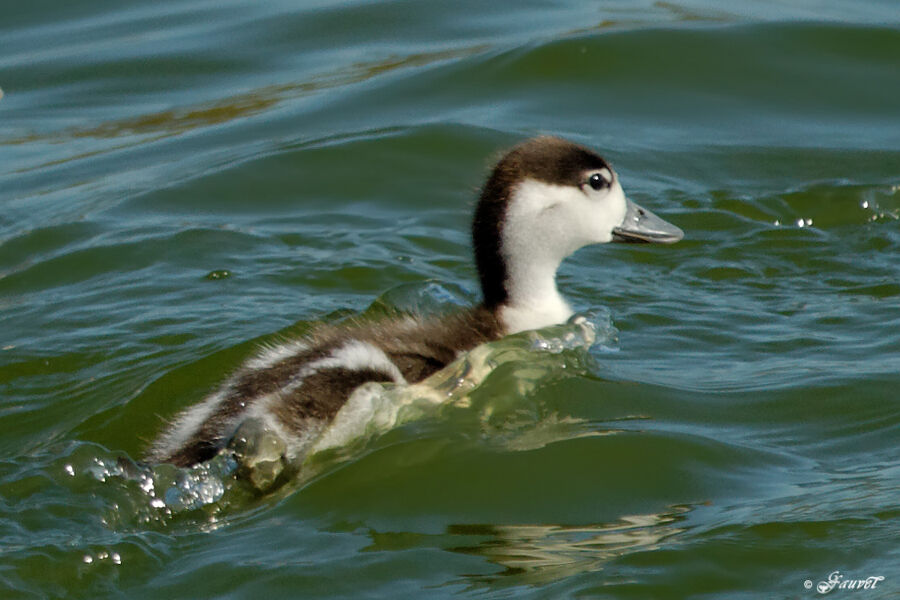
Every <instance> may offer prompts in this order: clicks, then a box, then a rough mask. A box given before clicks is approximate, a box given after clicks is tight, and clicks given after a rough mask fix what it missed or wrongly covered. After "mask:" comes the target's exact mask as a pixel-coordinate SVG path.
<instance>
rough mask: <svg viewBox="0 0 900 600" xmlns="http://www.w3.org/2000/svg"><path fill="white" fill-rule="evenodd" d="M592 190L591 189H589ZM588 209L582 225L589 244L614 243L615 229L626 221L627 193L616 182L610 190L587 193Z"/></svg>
mask: <svg viewBox="0 0 900 600" xmlns="http://www.w3.org/2000/svg"><path fill="white" fill-rule="evenodd" d="M588 189H589V190H590V188H588ZM586 197H587V199H588V202H587V207H586V209H585V213H586V214H584V215H583V220H582V223H583V224H584V226H585V228H586V229H587V231H586V232H585V235H586V236H587V238H588V239H589V240H590V241H589V243H593V244H603V243H606V242H611V241H612V232H613V228H615V227H618V226H619V225H621V224H622V221H623V220H624V219H625V211H626V208H627V207H626V203H625V192H624V191H623V190H622V186H621V185H619V182H618V181H616V182H614V183H613V184H612V187H610V188H609V189H608V190H603V191H599V192H595V191H593V190H590V191H588V193H587V196H586Z"/></svg>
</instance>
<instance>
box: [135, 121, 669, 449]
mask: <svg viewBox="0 0 900 600" xmlns="http://www.w3.org/2000/svg"><path fill="white" fill-rule="evenodd" d="M683 235H684V234H683V233H682V231H681V230H680V229H679V228H678V227H675V226H674V225H672V224H670V223H667V222H666V221H664V220H662V219H660V218H659V217H657V216H656V215H654V214H653V213H651V212H650V211H648V210H646V209H644V208H641V207H640V206H638V205H637V204H635V203H633V202H631V201H630V200H629V199H627V198H626V197H625V193H624V192H623V191H622V187H621V185H620V184H619V178H618V176H617V175H616V173H615V171H613V169H612V167H611V166H610V165H609V163H607V162H606V161H605V160H604V159H603V158H601V157H600V156H598V155H597V154H595V153H594V152H592V151H591V150H589V149H587V148H584V147H582V146H579V145H576V144H573V143H571V142H568V141H566V140H563V139H559V138H554V137H538V138H534V139H531V140H528V141H526V142H524V143H521V144H519V145H518V146H516V147H514V148H513V149H512V150H511V151H509V152H508V153H507V154H506V155H505V156H504V157H503V158H502V159H501V160H500V161H499V162H498V163H497V164H496V166H495V167H494V168H493V170H492V172H491V174H490V176H489V177H488V180H487V182H486V183H485V185H484V188H483V189H482V191H481V196H480V199H479V201H478V205H477V208H476V210H475V217H474V220H473V223H472V241H473V245H474V251H475V263H476V266H477V269H478V276H479V279H480V282H481V290H482V293H483V300H482V302H481V304H479V305H477V306H475V307H473V308H471V309H468V310H464V311H462V312H459V313H457V314H453V315H450V316H446V317H440V318H430V319H423V318H417V317H404V318H400V319H395V320H389V321H387V322H383V323H377V324H374V325H363V326H359V327H342V326H337V327H334V326H328V327H322V328H319V329H317V330H315V331H314V332H313V333H312V334H311V335H309V336H307V337H305V338H303V339H299V340H296V341H291V342H288V343H285V344H282V345H279V346H275V347H270V348H265V349H263V350H262V351H261V352H260V353H259V354H258V355H257V356H255V357H254V358H251V359H250V360H248V361H247V362H246V363H245V364H244V365H243V366H241V367H240V368H239V369H238V370H237V372H235V373H234V374H233V375H232V376H231V377H230V378H229V379H228V380H226V381H225V383H224V384H223V385H222V386H221V387H220V388H219V389H218V390H217V391H216V392H214V393H213V394H212V395H210V396H209V397H207V398H206V399H205V400H204V401H202V402H200V403H199V404H197V405H195V406H193V407H191V408H189V409H187V410H186V411H184V412H183V413H182V414H181V415H179V416H178V417H177V418H176V419H175V421H174V422H173V423H172V424H171V425H170V427H168V429H167V430H166V431H165V432H164V433H163V434H162V435H161V436H160V437H159V439H158V440H157V441H156V443H155V444H154V445H153V447H152V448H151V449H150V451H149V453H148V455H147V459H148V460H149V461H151V462H166V463H173V464H175V465H178V466H189V465H193V464H196V463H200V462H203V461H205V460H208V459H210V458H212V457H213V456H215V455H216V454H218V453H219V452H220V451H221V450H222V449H223V448H225V447H227V446H228V445H229V443H230V442H231V443H233V438H235V437H240V436H235V432H236V431H238V429H239V428H241V427H242V426H243V424H246V423H257V424H261V426H262V427H263V428H264V429H267V430H268V431H270V432H272V433H273V434H274V438H273V439H275V440H278V444H280V445H277V447H276V453H280V454H281V456H282V458H283V459H284V460H286V461H288V462H292V461H294V460H296V459H297V458H298V457H302V455H303V453H304V452H305V450H307V449H308V448H309V446H310V444H311V443H312V442H313V441H314V440H315V439H316V437H317V436H318V435H319V434H320V433H321V432H322V431H323V429H324V428H325V427H326V426H327V425H328V424H329V423H330V422H331V420H332V419H333V418H334V416H335V415H336V414H337V412H338V411H339V410H340V408H341V407H342V406H343V405H344V403H345V402H346V401H347V399H348V398H349V397H350V395H351V394H352V393H353V391H354V390H355V389H356V388H358V387H359V386H361V385H363V384H365V383H368V382H373V381H374V382H393V383H397V384H406V383H414V382H418V381H421V380H423V379H425V378H426V377H428V376H429V375H431V374H433V373H435V372H437V371H438V370H440V369H441V368H443V367H444V366H446V365H448V364H449V363H450V362H452V361H453V360H454V359H456V358H457V357H458V356H459V355H460V354H461V353H463V352H466V351H467V350H471V349H472V348H474V347H475V346H477V345H479V344H482V343H484V342H489V341H492V340H496V339H499V338H501V337H503V336H506V335H509V334H513V333H517V332H520V331H525V330H530V329H538V328H541V327H545V326H549V325H554V324H558V323H564V322H565V321H566V320H567V319H568V318H569V317H571V316H572V309H571V308H570V307H569V304H568V303H567V302H566V301H565V299H563V297H562V296H561V295H560V293H559V290H557V287H556V271H557V269H558V268H559V265H560V263H561V262H562V261H563V259H564V258H566V257H567V256H569V255H570V254H572V253H573V252H575V251H576V250H578V249H579V248H581V247H583V246H587V245H589V244H602V243H606V242H662V243H673V242H677V241H678V240H680V239H681V238H682V236H683ZM244 441H245V442H246V440H244Z"/></svg>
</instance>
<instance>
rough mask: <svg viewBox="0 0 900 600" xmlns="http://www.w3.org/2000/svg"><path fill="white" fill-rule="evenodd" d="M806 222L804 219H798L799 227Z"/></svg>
mask: <svg viewBox="0 0 900 600" xmlns="http://www.w3.org/2000/svg"><path fill="white" fill-rule="evenodd" d="M805 224H806V223H805V222H804V221H803V219H797V227H803V226H804V225H805Z"/></svg>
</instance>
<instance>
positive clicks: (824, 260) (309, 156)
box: [0, 0, 900, 598]
mask: <svg viewBox="0 0 900 600" xmlns="http://www.w3.org/2000/svg"><path fill="white" fill-rule="evenodd" d="M898 67H900V11H898V10H897V5H896V3H895V2H894V1H893V0H880V1H879V0H864V1H862V2H856V3H845V2H839V1H837V0H823V1H818V2H790V3H788V2H780V1H776V0H770V1H759V2H753V3H740V2H727V3H714V2H709V1H702V0H690V1H684V2H644V1H621V2H613V3H603V4H601V5H599V6H598V5H597V4H596V3H591V2H585V1H583V0H571V1H569V2H559V3H552V4H550V3H539V2H520V3H516V4H515V6H514V7H513V6H506V5H501V4H497V3H494V4H491V3H482V2H467V3H443V4H440V3H423V2H401V1H393V2H378V3H375V2H363V1H359V2H343V3H337V2H324V1H323V2H315V3H313V2H310V3H306V4H305V5H303V6H297V5H296V4H295V3H288V2H281V3H279V2H269V3H253V2H246V1H240V0H232V1H230V2H226V3H222V2H215V3H213V2H205V1H202V0H170V1H167V2H157V3H140V2H128V3H119V4H117V5H116V6H115V7H111V6H109V5H104V4H102V3H98V2H79V3H63V2H44V3H30V4H29V3H24V4H23V3H19V4H16V5H15V6H13V5H10V6H8V7H6V8H5V9H4V11H3V18H2V19H0V88H2V89H3V91H4V96H3V97H2V99H0V206H2V210H0V431H2V433H3V435H2V436H0V557H2V559H0V590H2V594H0V595H2V596H3V597H4V598H57V597H59V598H63V597H65V598H78V597H128V598H159V597H175V598H198V597H204V598H213V597H225V596H227V597H230V598H257V597H260V596H262V595H263V594H266V595H269V596H271V597H328V598H334V597H348V598H357V597H362V596H370V597H391V598H394V597H490V598H505V597H526V598H586V597H591V598H593V597H597V598H687V597H691V598H696V597H711V598H712V597H716V598H719V597H721V598H759V597H766V598H813V597H817V596H819V595H820V594H819V593H818V592H817V591H816V589H815V587H816V586H817V585H818V584H819V583H820V582H823V581H827V579H828V577H829V574H831V573H833V572H835V571H839V572H840V575H841V576H842V577H843V578H844V579H845V580H851V579H852V580H857V579H865V578H868V577H884V580H882V581H880V582H878V583H877V585H876V587H875V588H874V589H868V590H859V591H857V590H853V591H851V590H848V589H840V588H837V589H834V590H833V591H832V592H831V594H834V595H836V596H851V595H853V596H854V597H865V598H887V597H892V596H893V595H896V594H897V593H898V591H900V566H898V565H900V546H898V544H897V542H896V540H897V539H898V538H900V526H898V521H900V466H898V464H900V463H898V451H897V448H898V445H900V427H898V425H900V403H898V396H897V393H896V390H897V387H898V384H900V333H898V331H900V328H898V327H897V325H898V316H897V311H896V306H897V299H898V296H900V266H898V265H900V261H898V260H897V256H898V250H900V223H898V218H900V103H898V101H897V98H900V77H898V75H897V74H898V72H900V70H898ZM537 133H552V134H556V135H563V136H566V137H569V138H572V139H574V140H576V141H579V142H583V143H586V144H589V145H591V146H594V147H596V148H598V149H600V150H601V151H602V152H603V153H604V155H605V156H606V157H607V158H609V159H610V160H611V161H612V163H613V164H614V165H615V166H616V167H617V169H618V170H619V172H620V175H621V177H622V180H623V183H624V186H625V188H626V190H627V191H628V192H629V193H630V195H631V196H632V197H633V198H634V199H635V200H636V201H638V202H640V203H641V204H643V205H645V206H647V207H648V208H650V209H651V210H653V211H655V212H657V213H659V214H660V215H661V216H663V217H664V218H667V219H669V220H671V221H672V222H673V223H675V224H677V225H678V226H679V227H681V228H682V229H684V230H685V232H686V239H685V240H684V241H683V242H680V243H679V244H677V245H675V246H672V247H636V246H617V247H609V246H608V247H595V248H589V249H585V250H583V251H581V252H579V253H578V254H577V255H576V256H575V257H573V258H572V259H570V260H569V261H567V262H566V263H565V265H564V267H563V269H562V272H561V274H560V283H561V287H562V288H563V289H564V291H565V293H566V294H567V295H568V297H569V298H570V299H571V300H572V303H573V304H574V305H575V306H576V307H577V308H578V309H579V310H582V311H588V313H589V314H590V315H592V319H593V320H594V321H595V322H596V323H598V324H599V326H600V330H601V331H600V335H599V343H597V344H596V345H594V346H593V348H592V349H591V350H590V351H586V350H584V349H583V348H581V349H580V348H578V347H570V348H568V349H561V348H558V347H555V346H554V344H553V343H548V344H543V345H542V344H537V345H536V346H537V347H532V348H530V349H529V347H525V346H527V344H526V345H525V346H523V345H522V344H523V342H521V341H516V340H512V341H505V342H501V349H500V351H501V352H506V351H508V352H512V354H509V353H507V354H505V356H507V357H508V358H509V359H510V360H508V361H505V362H504V363H503V364H502V365H500V366H499V367H498V368H497V369H495V370H494V371H493V372H492V373H491V374H490V376H488V377H487V378H486V379H485V380H484V381H481V382H480V383H476V384H472V385H471V386H469V387H468V388H467V389H466V390H465V392H466V393H464V394H460V395H459V396H458V397H457V398H456V401H454V402H450V403H448V404H446V405H443V406H439V407H433V408H432V409H429V410H424V409H423V410H421V411H418V412H416V414H414V415H412V416H413V417H415V418H408V419H407V418H398V419H395V421H396V422H394V421H392V420H391V419H388V421H387V422H386V423H385V424H384V426H383V427H380V428H378V427H376V428H375V430H374V431H370V430H365V431H361V432H358V433H359V435H355V434H354V435H348V436H345V437H344V438H341V442H342V443H341V444H339V445H337V446H334V447H331V448H330V449H327V450H324V449H323V451H322V452H320V453H319V454H318V455H317V456H316V457H315V459H314V460H313V461H312V462H311V463H310V465H309V470H308V473H307V475H306V476H304V477H300V478H298V480H297V481H295V482H293V483H292V484H290V485H288V486H286V487H285V488H284V489H282V490H279V491H278V492H276V493H274V494H270V495H266V496H262V497H260V496H259V495H257V494H255V493H253V491H252V490H248V489H245V488H242V487H241V485H240V484H239V483H236V482H235V481H234V480H233V479H232V478H231V477H230V475H229V473H230V472H231V469H232V468H233V465H230V464H229V463H228V461H227V460H224V459H222V460H219V461H217V462H214V463H212V464H209V465H206V466H204V467H202V468H199V469H196V470H194V471H189V472H185V471H178V470H177V469H171V468H168V467H157V468H155V469H152V470H150V469H147V468H146V467H144V466H142V465H140V464H138V463H137V462H136V461H137V460H138V459H139V458H140V456H141V453H142V452H143V450H144V449H145V448H146V446H147V444H148V442H149V440H151V439H152V438H153V436H154V435H155V434H156V432H157V431H158V430H159V429H160V428H161V426H162V423H163V420H164V419H165V418H169V417H171V416H172V415H174V414H175V413H176V412H177V411H178V410H180V409H181V408H184V407H185V406H188V405H189V404H190V403H192V402H194V401H197V400H199V399H200V398H202V397H203V395H204V394H205V393H206V392H207V391H208V390H209V389H210V388H212V387H214V386H215V385H216V383H217V382H218V381H220V380H221V378H222V376H223V374H225V373H227V372H228V371H229V369H232V368H234V367H235V366H237V365H238V364H239V363H240V362H241V361H242V359H244V358H245V357H246V356H248V355H249V354H250V353H251V352H252V351H253V348H254V347H255V346H256V345H257V344H258V343H260V342H266V341H273V340H276V339H278V338H279V336H281V335H290V334H297V333H302V332H303V331H305V330H307V328H308V327H309V326H310V325H311V324H312V323H315V322H319V321H322V320H336V319H340V318H343V317H346V316H348V315H353V314H358V313H360V312H364V311H367V310H369V311H372V312H373V313H375V314H381V313H383V312H386V311H387V312H389V311H391V310H393V309H394V308H397V307H401V308H402V307H411V306H413V307H420V308H422V309H424V310H432V311H433V310H445V309H448V308H452V307H453V306H456V305H458V304H460V303H465V302H469V301H471V300H472V299H474V298H476V297H477V289H475V286H474V272H473V269H472V266H471V263H470V258H469V247H468V237H467V226H468V219H469V211H470V209H471V206H472V202H473V197H474V194H475V190H477V188H478V186H479V185H480V183H481V180H482V178H483V176H484V173H485V169H486V168H487V165H488V164H489V163H490V160H491V157H493V156H496V153H497V152H499V151H501V150H502V149H503V148H505V147H507V146H509V145H510V144H512V143H514V142H516V141H517V140H520V139H522V138H524V137H527V136H530V135H534V134H537ZM556 333H559V332H556ZM554 335H555V334H553V333H552V332H551V333H549V334H547V337H546V339H549V340H551V341H552V340H555V339H557V338H556V337H554ZM502 344H512V346H511V347H509V348H507V349H506V350H504V348H505V347H504V346H502ZM517 344H518V345H517ZM559 350H562V351H561V352H559ZM387 406H388V408H390V407H391V406H396V405H394V404H390V403H388V404H387ZM375 413H377V410H376V411H375ZM375 413H373V414H375ZM378 414H384V413H378ZM398 414H399V413H398ZM404 414H406V413H404ZM407 416H409V415H407ZM807 580H808V581H809V582H810V585H811V586H812V589H807V588H806V587H805V585H804V583H805V582H806V581H807Z"/></svg>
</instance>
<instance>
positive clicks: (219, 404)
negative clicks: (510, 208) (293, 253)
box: [147, 307, 502, 466]
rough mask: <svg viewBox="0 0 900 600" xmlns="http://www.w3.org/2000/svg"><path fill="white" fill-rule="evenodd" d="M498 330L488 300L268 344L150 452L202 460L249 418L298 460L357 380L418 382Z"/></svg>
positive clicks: (184, 461)
mask: <svg viewBox="0 0 900 600" xmlns="http://www.w3.org/2000/svg"><path fill="white" fill-rule="evenodd" d="M501 334H502V331H501V326H500V324H499V322H498V320H497V318H496V316H495V315H494V313H493V312H492V311H489V310H487V309H485V308H483V307H477V308H473V309H470V310H468V311H464V312H462V313H459V314H455V315H450V316H447V317H445V318H441V319H427V320H421V319H417V318H413V317H405V318H401V319H396V320H391V321H388V322H381V323H375V324H367V325H359V326H341V327H321V328H319V329H317V330H316V331H314V332H313V333H312V334H311V335H309V336H307V337H305V338H302V339H299V340H295V341H290V342H287V343H284V344H280V345H276V346H270V347H265V348H263V349H262V350H261V352H260V353H259V354H258V355H256V356H255V357H253V358H251V359H249V360H248V361H247V362H245V363H244V364H243V365H242V366H241V367H240V368H239V369H238V370H237V371H236V372H235V373H234V374H233V375H232V376H231V377H229V378H228V379H227V380H226V381H225V382H224V383H223V384H222V386H221V387H220V388H219V389H218V390H217V391H215V392H214V393H213V394H211V395H210V396H208V397H207V398H206V399H205V400H203V401H202V402H200V403H199V404H197V405H195V406H193V407H191V408H189V409H188V410H186V411H184V412H183V413H181V414H180V415H179V416H178V417H177V418H176V419H175V420H174V421H173V422H172V423H171V424H170V425H169V426H168V427H167V429H166V430H165V431H164V432H163V434H162V435H161V436H160V437H159V438H158V440H157V441H156V443H155V444H154V445H153V447H152V448H151V450H150V451H149V453H148V454H147V459H148V460H149V461H151V462H166V463H172V464H175V465H177V466H190V465H193V464H196V463H199V462H203V461H205V460H208V459H210V458H212V457H213V456H215V455H216V454H218V453H219V452H220V451H221V450H222V449H223V448H225V447H226V446H228V445H229V441H230V440H231V439H232V438H233V437H234V434H235V432H236V431H238V429H239V428H240V427H241V426H242V424H244V423H248V422H253V423H255V424H257V425H258V426H261V427H262V428H264V429H266V430H268V431H269V432H271V433H272V434H273V435H274V438H275V439H278V440H282V441H283V446H284V447H283V454H284V459H285V460H287V461H288V462H291V463H294V462H296V461H297V460H298V459H299V458H302V456H303V455H304V453H305V451H306V450H307V449H308V448H309V446H310V444H311V443H312V442H313V441H315V439H316V438H317V437H318V435H319V434H320V433H321V432H322V430H323V429H324V428H325V427H327V425H328V424H329V423H330V422H331V420H332V419H333V418H334V416H335V415H336V414H337V413H338V411H339V410H340V409H341V407H342V406H343V405H344V404H345V403H346V401H347V399H348V398H349V397H350V396H351V395H352V393H353V391H354V390H356V389H357V388H359V387H360V386H361V385H363V384H365V383H369V382H382V383H387V382H391V383H397V384H403V383H416V382H419V381H421V380H423V379H425V378H426V377H428V376H429V375H431V374H433V373H435V372H437V371H438V370H440V369H442V368H443V367H444V366H446V365H447V364H449V363H450V362H452V361H453V360H454V359H456V358H457V357H458V356H459V354H460V353H461V352H464V351H466V350H469V349H471V348H473V347H475V346H477V345H478V344H481V343H484V342H487V341H490V340H494V339H498V338H499V337H501Z"/></svg>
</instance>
